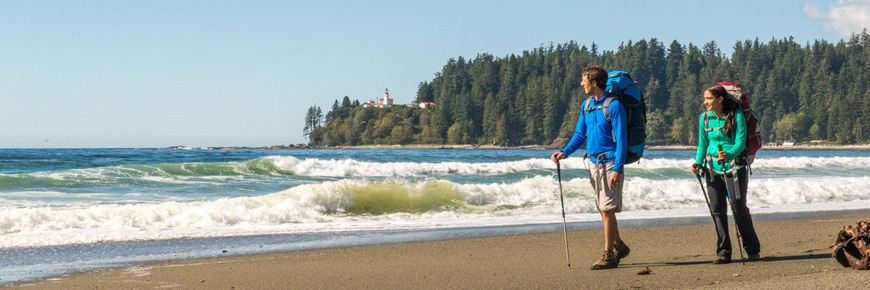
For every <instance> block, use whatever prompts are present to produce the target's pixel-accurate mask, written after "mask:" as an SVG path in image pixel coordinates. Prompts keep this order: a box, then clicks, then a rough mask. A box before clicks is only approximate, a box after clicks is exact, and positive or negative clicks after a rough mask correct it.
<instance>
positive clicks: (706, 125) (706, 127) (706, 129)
mask: <svg viewBox="0 0 870 290" xmlns="http://www.w3.org/2000/svg"><path fill="white" fill-rule="evenodd" d="M722 128H725V126H719V127H714V128H710V112H707V113H704V132H710V131H713V130H719V129H722Z"/></svg>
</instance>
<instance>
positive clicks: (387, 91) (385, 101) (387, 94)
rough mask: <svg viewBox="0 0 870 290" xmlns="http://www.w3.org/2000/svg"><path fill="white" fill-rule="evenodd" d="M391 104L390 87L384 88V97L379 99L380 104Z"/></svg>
mask: <svg viewBox="0 0 870 290" xmlns="http://www.w3.org/2000/svg"><path fill="white" fill-rule="evenodd" d="M392 104H393V99H390V89H388V88H384V98H383V99H381V105H384V106H388V105H392Z"/></svg>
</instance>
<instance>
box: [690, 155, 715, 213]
mask: <svg viewBox="0 0 870 290" xmlns="http://www.w3.org/2000/svg"><path fill="white" fill-rule="evenodd" d="M692 166H693V167H696V166H697V168H698V170H700V169H701V166H700V165H698V164H692ZM708 174H709V173H708ZM695 177H696V178H698V184H700V185H701V192H703V193H704V200H706V201H707V210H708V211H710V217H712V218H713V224H714V225H715V224H716V216H715V215H713V209H712V208H710V198H709V197H707V190H706V189H704V183H703V182H701V174H700V173H699V174H695Z"/></svg>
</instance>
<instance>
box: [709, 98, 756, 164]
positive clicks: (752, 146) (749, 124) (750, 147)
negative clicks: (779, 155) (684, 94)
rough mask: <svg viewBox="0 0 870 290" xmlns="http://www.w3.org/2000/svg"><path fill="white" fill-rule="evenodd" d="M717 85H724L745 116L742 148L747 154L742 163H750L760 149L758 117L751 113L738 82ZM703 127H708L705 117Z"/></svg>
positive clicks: (747, 100)
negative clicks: (744, 134)
mask: <svg viewBox="0 0 870 290" xmlns="http://www.w3.org/2000/svg"><path fill="white" fill-rule="evenodd" d="M717 85H720V86H723V87H725V90H726V91H728V95H730V97H731V98H732V99H733V100H734V101H736V102H737V103H738V104H740V107H741V108H742V109H743V116H744V117H745V118H746V135H747V136H746V150H743V152H745V153H746V154H747V156H746V161H745V163H746V164H742V165H750V164H752V161H755V153H756V152H758V149H761V128H759V127H758V118H756V117H755V113H753V112H752V108H751V107H749V96H747V95H746V93H744V92H743V87H741V86H740V85H739V84H736V83H731V82H721V83H718V84H717ZM704 127H705V128H706V127H708V126H707V120H706V118H704ZM738 159H739V158H738ZM740 161H742V160H740Z"/></svg>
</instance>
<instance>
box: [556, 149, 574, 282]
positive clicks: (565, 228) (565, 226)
mask: <svg viewBox="0 0 870 290" xmlns="http://www.w3.org/2000/svg"><path fill="white" fill-rule="evenodd" d="M556 173H557V175H558V176H559V201H560V202H561V203H562V230H563V231H564V232H565V260H566V261H568V269H571V254H569V253H568V223H567V222H565V197H564V196H563V195H562V166H561V165H560V163H559V161H556Z"/></svg>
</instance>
